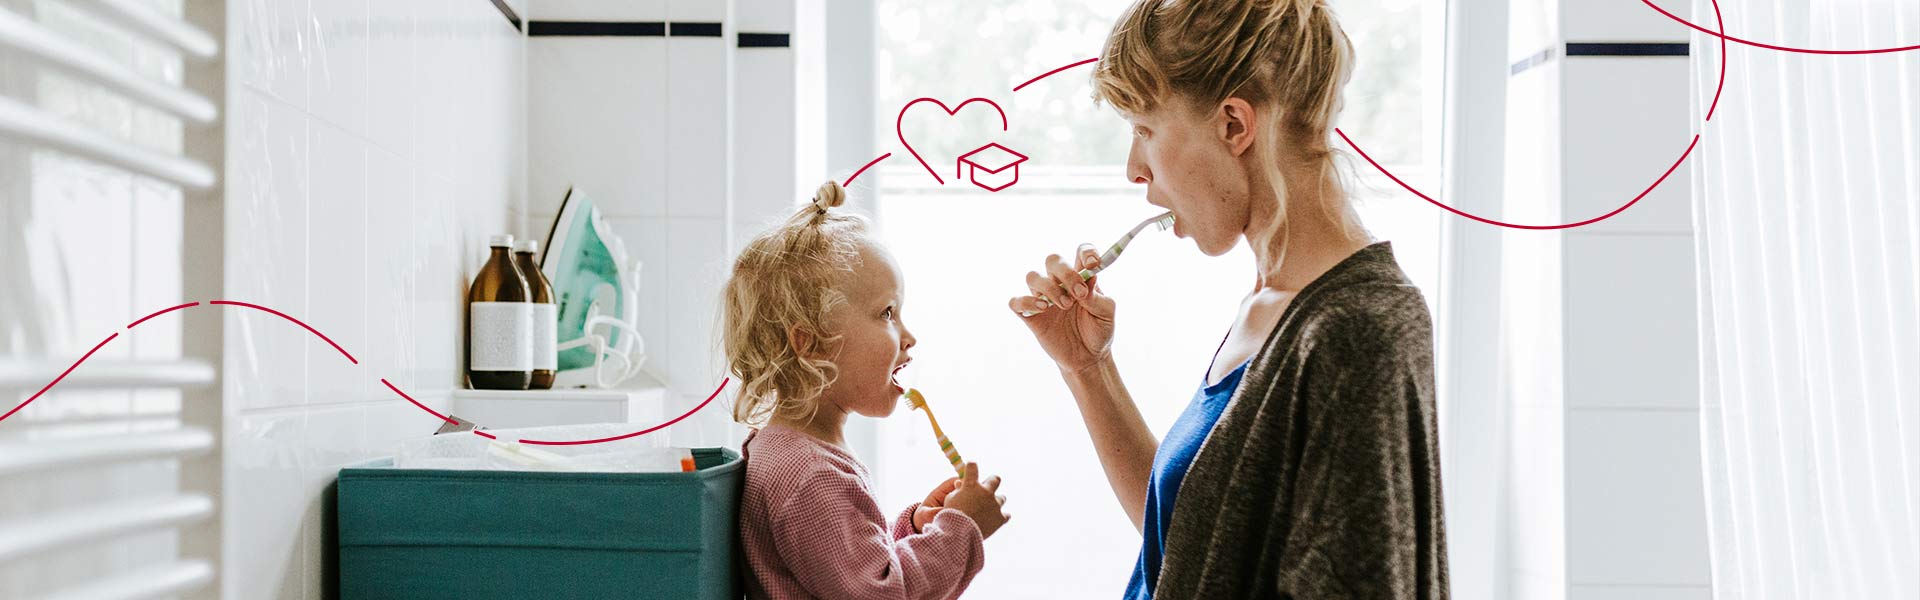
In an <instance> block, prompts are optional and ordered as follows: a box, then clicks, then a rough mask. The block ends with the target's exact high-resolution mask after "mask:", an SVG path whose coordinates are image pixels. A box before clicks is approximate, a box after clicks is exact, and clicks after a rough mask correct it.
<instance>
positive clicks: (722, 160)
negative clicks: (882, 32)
mask: <svg viewBox="0 0 1920 600" xmlns="http://www.w3.org/2000/svg"><path fill="white" fill-rule="evenodd" d="M797 7H810V8H808V9H807V10H811V11H813V12H819V11H820V10H821V8H820V7H819V6H817V5H815V4H813V3H796V2H794V1H793V0H732V1H727V2H708V1H704V0H667V1H654V2H634V3H605V2H587V1H578V0H545V1H540V2H536V3H535V4H534V6H533V13H532V15H533V20H534V21H535V25H534V26H535V27H539V23H540V22H549V21H571V22H580V21H586V22H598V23H625V24H635V23H646V24H661V23H664V24H666V31H667V33H668V34H667V35H619V36H582V35H535V36H533V37H530V38H529V41H528V45H529V49H528V55H529V60H528V76H529V79H528V98H529V110H528V116H527V118H528V128H529V129H528V133H529V136H528V139H529V141H528V155H529V182H530V185H529V190H528V194H529V206H530V211H529V215H530V219H529V221H530V222H529V223H528V225H527V231H526V233H528V234H529V235H532V236H534V237H536V238H538V237H540V236H543V235H545V233H546V231H547V224H548V223H550V222H551V221H552V219H553V215H554V213H555V211H557V210H558V209H559V206H560V201H561V199H562V198H563V197H564V196H565V194H566V192H567V189H568V187H569V186H574V187H575V188H576V189H577V190H581V191H583V192H584V193H586V194H587V195H588V196H589V197H591V198H593V199H594V202H595V204H596V205H598V206H599V207H600V209H601V211H602V213H603V214H604V215H605V216H606V217H607V220H608V224H609V225H610V226H611V227H612V228H613V230H614V232H615V233H616V234H617V235H619V236H620V237H621V238H622V239H623V240H624V242H625V243H626V245H627V247H628V248H629V250H630V251H633V252H634V253H635V254H637V256H638V258H639V259H640V260H641V261H642V262H643V263H644V265H645V266H644V267H643V268H642V270H641V282H640V294H639V299H640V331H641V336H642V338H644V339H645V340H646V343H647V350H648V352H647V354H648V358H647V370H648V371H650V372H652V373H653V374H654V375H655V376H657V377H659V378H660V379H661V380H663V381H665V382H666V383H667V386H668V388H669V390H670V392H671V393H670V400H669V401H668V405H669V406H668V407H667V409H666V411H665V412H666V414H669V415H678V414H680V413H682V412H685V411H686V410H689V409H691V408H693V407H694V406H697V405H698V404H699V402H700V401H702V400H705V399H706V398H707V396H708V395H709V394H711V393H712V392H713V390H714V388H715V387H716V386H718V385H719V384H720V382H721V380H722V379H723V378H724V377H725V376H726V373H725V364H724V362H723V361H722V360H721V358H720V355H719V338H718V336H717V330H716V327H717V325H718V323H719V321H718V317H719V307H720V288H721V285H722V284H724V282H725V278H726V274H727V272H728V269H729V268H730V267H731V258H732V256H733V255H734V253H735V251H736V250H737V249H738V247H739V245H741V244H744V243H745V242H746V241H747V240H748V239H751V236H752V235H754V234H755V233H757V232H758V231H760V230H761V229H763V228H764V227H766V226H768V225H769V224H771V223H774V222H777V221H778V220H780V219H782V218H784V217H785V216H787V215H789V214H791V211H792V209H793V206H794V203H795V202H796V201H798V200H800V199H802V198H804V197H806V196H807V195H808V194H811V193H812V187H811V186H812V185H817V184H818V183H819V182H818V181H814V182H812V183H811V184H809V185H808V186H806V187H804V188H802V189H796V187H795V186H796V181H797V180H798V179H799V178H800V177H801V176H802V175H803V174H805V175H807V176H818V175H817V174H818V173H820V172H821V170H822V169H821V168H820V167H818V166H816V165H814V163H817V162H819V160H820V157H819V156H818V155H817V154H810V153H811V152H817V150H807V149H803V148H802V144H803V143H804V144H806V145H808V146H811V147H814V148H817V147H818V146H819V145H820V142H819V141H818V139H817V138H818V137H819V134H817V133H812V131H813V130H811V129H809V128H808V127H806V126H804V125H803V123H808V122H812V123H816V124H817V122H818V121H819V117H818V116H817V115H815V116H811V117H803V115H802V114H801V108H800V104H801V103H800V100H799V98H800V96H799V94H800V93H801V92H800V91H799V82H798V73H799V71H800V69H801V68H802V64H801V62H802V60H803V59H801V58H800V57H801V51H802V50H805V49H806V48H807V46H808V45H809V44H816V43H819V39H818V38H819V36H809V35H807V34H808V33H809V32H808V31H806V30H804V29H803V28H800V27H797V25H799V24H800V22H801V21H804V20H805V19H801V18H799V16H798V13H799V12H800V10H801V9H800V8H797ZM816 17H817V15H816ZM816 20H817V19H816ZM688 23H693V24H711V23H718V24H720V25H721V33H722V35H720V36H718V37H708V36H688V35H681V34H680V33H678V32H677V31H676V30H674V29H673V26H674V25H675V24H688ZM536 31H541V30H540V29H536ZM740 33H747V34H790V37H789V40H790V43H791V45H790V46H788V47H740V46H739V45H738V39H737V34H740ZM815 54H816V55H817V53H815ZM813 60H816V61H817V60H819V59H818V58H815V59H813ZM815 68H817V65H815ZM808 110H809V111H810V112H814V113H817V112H818V111H819V110H820V109H819V105H818V103H817V102H816V103H813V104H812V105H811V108H809V109H808ZM729 389H730V391H731V389H732V388H729ZM728 398H731V393H728V394H724V395H723V396H722V400H725V399H728ZM666 434H667V435H668V436H669V441H670V442H671V443H672V444H674V445H680V446H711V445H722V444H737V443H738V442H739V441H740V439H741V436H742V430H741V429H740V428H738V427H736V426H733V425H731V418H730V412H729V411H728V409H727V407H726V406H724V405H722V404H721V401H719V400H717V401H716V402H715V404H714V405H711V406H709V407H708V408H707V409H706V410H704V411H701V412H700V413H697V414H695V415H694V416H693V417H691V418H689V419H687V420H685V421H682V422H680V423H678V424H676V425H674V426H673V427H671V428H669V429H668V430H667V431H666Z"/></svg>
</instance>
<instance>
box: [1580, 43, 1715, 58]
mask: <svg viewBox="0 0 1920 600" xmlns="http://www.w3.org/2000/svg"><path fill="white" fill-rule="evenodd" d="M1686 55H1687V44H1686V43H1684V42H1681V43H1669V42H1625V43H1604V42H1603V43H1595V42H1578V43H1576V42H1567V56H1686Z"/></svg>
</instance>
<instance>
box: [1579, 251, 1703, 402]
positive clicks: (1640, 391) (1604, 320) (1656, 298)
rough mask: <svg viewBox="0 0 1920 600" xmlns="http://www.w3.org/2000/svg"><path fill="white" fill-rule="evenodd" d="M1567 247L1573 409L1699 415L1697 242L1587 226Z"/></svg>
mask: <svg viewBox="0 0 1920 600" xmlns="http://www.w3.org/2000/svg"><path fill="white" fill-rule="evenodd" d="M1564 248H1565V258H1564V263H1563V264H1564V266H1565V269H1566V272H1565V275H1564V278H1565V283H1564V285H1565V290H1566V291H1565V296H1564V301H1565V302H1566V314H1567V316H1568V318H1567V320H1566V337H1565V342H1566V353H1565V360H1566V366H1565V370H1566V377H1567V381H1566V384H1567V387H1566V403H1567V406H1569V407H1574V408H1653V409H1667V410H1694V409H1696V408H1697V407H1698V404H1699V394H1698V389H1699V378H1698V372H1699V369H1698V368H1697V365H1696V363H1697V361H1698V360H1699V356H1698V349H1699V345H1698V344H1697V343H1696V339H1695V338H1694V336H1693V331H1694V320H1695V310H1696V309H1695V305H1694V285H1693V284H1694V270H1693V241H1692V239H1691V238H1690V237H1689V236H1686V235H1669V234H1596V233H1585V230H1584V229H1582V230H1577V231H1573V232H1570V233H1568V234H1566V238H1565V242H1564Z"/></svg>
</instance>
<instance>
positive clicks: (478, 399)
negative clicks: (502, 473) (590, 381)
mask: <svg viewBox="0 0 1920 600" xmlns="http://www.w3.org/2000/svg"><path fill="white" fill-rule="evenodd" d="M635 380H636V381H630V382H628V383H627V384H626V385H625V386H622V387H621V388H618V389H611V390H603V389H592V388H570V389H552V390H454V391H453V393H452V394H450V397H451V398H450V401H449V404H448V407H447V414H448V416H453V417H459V418H461V419H465V420H468V421H472V422H474V423H477V424H479V425H480V426H481V427H485V428H489V429H504V428H509V427H544V426H549V425H582V424H587V423H651V422H657V421H659V420H660V418H661V414H662V413H661V411H662V409H663V407H664V406H665V405H666V401H667V388H666V386H665V385H662V384H661V383H660V382H658V381H655V380H653V379H652V378H650V377H647V376H646V375H642V376H640V377H636V378H635Z"/></svg>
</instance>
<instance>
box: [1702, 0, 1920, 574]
mask: <svg viewBox="0 0 1920 600" xmlns="http://www.w3.org/2000/svg"><path fill="white" fill-rule="evenodd" d="M1691 4H1692V6H1691V8H1692V15H1693V18H1694V22H1696V23H1699V24H1700V25H1702V26H1704V27H1707V28H1709V29H1711V28H1713V27H1714V16H1713V15H1714V9H1713V5H1712V4H1711V3H1710V2H1709V1H1708V0H1692V3H1691ZM1720 4H1721V6H1720V8H1721V11H1722V12H1723V14H1724V15H1725V22H1726V32H1727V33H1728V34H1729V35H1732V36H1734V37H1740V38H1745V39H1748V40H1753V41H1757V42H1766V43H1771V44H1775V45H1780V46H1789V47H1800V48H1820V49H1858V48H1888V47H1900V46H1912V45H1920V0H1721V2H1720ZM1669 5H1670V6H1676V5H1679V3H1671V4H1669ZM1676 7H1678V6H1676ZM1693 41H1694V46H1693V47H1694V48H1695V52H1694V53H1693V59H1692V60H1693V65H1694V70H1693V72H1694V88H1695V89H1694V98H1695V100H1694V103H1695V114H1696V115H1697V116H1705V113H1706V112H1707V110H1708V108H1709V107H1710V103H1711V102H1712V98H1713V92H1714V88H1715V86H1716V85H1717V84H1718V76H1719V61H1720V55H1721V51H1720V44H1719V40H1717V39H1716V38H1715V37H1713V36H1711V35H1702V34H1697V33H1696V34H1695V35H1694V37H1693ZM1726 55H1727V74H1726V91H1725V94H1724V96H1723V97H1722V98H1721V99H1720V104H1719V110H1718V112H1717V114H1715V115H1714V117H1713V120H1712V121H1711V122H1709V123H1707V124H1706V125H1704V126H1703V127H1702V128H1701V130H1700V131H1701V133H1702V137H1701V141H1700V148H1699V150H1698V151H1697V153H1696V155H1695V156H1694V160H1693V164H1692V168H1693V169H1694V175H1695V177H1694V179H1693V181H1694V193H1693V198H1694V221H1695V226H1696V229H1697V233H1698V235H1697V238H1696V239H1697V240H1698V260H1699V265H1700V271H1699V272H1700V282H1699V285H1700V289H1699V291H1700V315H1701V321H1700V322H1701V374H1702V380H1701V381H1702V390H1701V402H1702V405H1701V409H1702V411H1701V416H1702V419H1701V422H1702V428H1703V431H1702V434H1703V435H1702V436H1701V439H1702V444H1703V448H1702V450H1703V456H1705V461H1704V466H1705V473H1704V475H1705V477H1706V484H1707V485H1706V489H1707V504H1708V506H1707V514H1708V520H1709V527H1710V533H1711V540H1712V556H1713V585H1714V591H1715V595H1716V596H1717V597H1718V598H1722V599H1729V598H1741V599H1759V598H1866V599H1878V598H1888V599H1900V598H1904V599H1913V598H1920V50H1910V51H1906V52H1898V53H1890V54H1886V53H1883V54H1871V55H1839V56H1821V55H1812V54H1803V53H1792V52H1781V51H1777V50H1768V49H1763V48H1755V47H1750V46H1744V45H1739V44H1729V45H1728V47H1727V52H1726Z"/></svg>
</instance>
